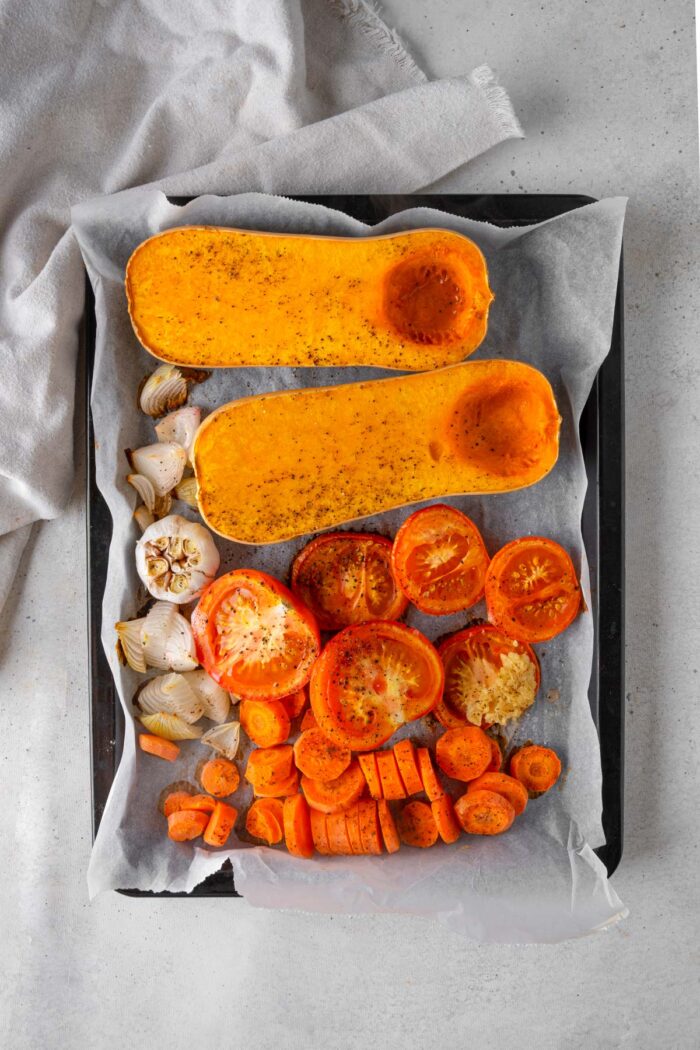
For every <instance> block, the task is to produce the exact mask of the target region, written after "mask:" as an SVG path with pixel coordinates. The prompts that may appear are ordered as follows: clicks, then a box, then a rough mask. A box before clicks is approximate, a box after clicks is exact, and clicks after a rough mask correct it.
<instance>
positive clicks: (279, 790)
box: [253, 769, 299, 798]
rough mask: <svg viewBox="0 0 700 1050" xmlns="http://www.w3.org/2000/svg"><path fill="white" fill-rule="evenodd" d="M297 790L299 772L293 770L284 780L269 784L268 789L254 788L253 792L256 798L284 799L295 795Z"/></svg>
mask: <svg viewBox="0 0 700 1050" xmlns="http://www.w3.org/2000/svg"><path fill="white" fill-rule="evenodd" d="M298 790H299V772H298V770H296V769H293V770H292V772H291V773H290V774H289V776H288V777H287V779H286V780H280V781H279V783H275V784H271V785H270V787H255V788H253V791H254V792H255V794H256V795H257V797H258V798H286V797H287V795H296V793H297V791H298Z"/></svg>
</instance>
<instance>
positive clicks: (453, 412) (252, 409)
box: [194, 361, 560, 544]
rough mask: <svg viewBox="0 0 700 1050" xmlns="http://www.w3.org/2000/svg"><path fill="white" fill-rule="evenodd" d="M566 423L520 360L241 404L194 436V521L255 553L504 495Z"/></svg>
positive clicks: (538, 474) (542, 461)
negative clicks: (433, 504) (418, 508)
mask: <svg viewBox="0 0 700 1050" xmlns="http://www.w3.org/2000/svg"><path fill="white" fill-rule="evenodd" d="M559 423H560V419H559V413H558V411H557V406H556V403H555V401H554V395H553V393H552V388H551V387H550V385H549V383H548V381H547V380H546V379H545V377H544V376H543V375H542V373H541V372H538V371H537V370H536V369H535V368H532V367H531V366H530V365H526V364H522V363H520V362H518V361H474V362H469V363H467V364H461V365H452V366H451V367H449V368H443V369H439V370H437V371H434V372H425V373H422V374H420V375H404V376H398V377H394V378H391V379H379V380H373V381H369V382H363V383H351V384H347V385H342V386H333V387H317V388H307V389H303V390H286V391H282V392H279V393H272V394H261V395H258V396H257V397H248V398H242V399H241V400H239V401H232V402H230V403H229V404H227V405H223V406H222V407H221V408H219V409H217V410H216V411H215V412H213V413H212V414H211V415H210V416H208V417H207V418H206V419H205V420H204V422H203V423H202V424H201V425H200V427H199V430H198V431H197V435H196V438H195V445H194V466H195V473H196V476H197V488H198V501H199V509H200V511H201V513H202V516H203V518H204V520H205V522H206V523H207V525H208V526H209V527H210V528H211V529H213V530H214V531H215V532H218V533H219V534H220V535H222V536H226V537H227V538H228V539H231V540H237V541H238V542H239V543H256V544H261V543H275V542H277V541H279V540H287V539H291V538H292V537H294V536H302V535H304V534H306V533H310V532H317V531H318V530H320V529H327V528H330V527H335V526H338V525H342V524H343V523H345V522H348V521H352V520H354V519H356V518H363V517H366V516H367V515H370V514H377V513H378V512H380V511H385V510H391V509H392V508H394V507H400V506H403V505H404V504H407V503H416V502H418V501H420V500H426V499H432V498H433V497H437V496H446V495H457V494H476V493H480V494H482V493H489V492H510V491H511V490H513V489H519V488H524V487H525V486H527V485H532V484H534V483H535V482H536V481H539V480H540V478H543V477H544V475H545V474H547V473H548V471H550V470H551V468H552V467H553V466H554V463H555V462H556V459H557V455H558V451H559Z"/></svg>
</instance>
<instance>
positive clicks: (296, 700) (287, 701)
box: [279, 689, 309, 719]
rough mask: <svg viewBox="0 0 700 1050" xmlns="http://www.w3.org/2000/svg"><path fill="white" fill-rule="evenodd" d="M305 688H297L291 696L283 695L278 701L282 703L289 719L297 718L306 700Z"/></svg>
mask: <svg viewBox="0 0 700 1050" xmlns="http://www.w3.org/2000/svg"><path fill="white" fill-rule="evenodd" d="M308 699H309V697H308V695H307V692H306V689H298V690H297V691H296V693H292V694H291V696H285V697H283V698H282V699H281V700H280V701H279V702H280V703H281V704H283V705H284V708H285V710H286V712H287V717H288V718H289V719H293V718H298V717H299V715H300V714H301V712H302V711H303V710H304V708H305V707H306V704H307V702H308Z"/></svg>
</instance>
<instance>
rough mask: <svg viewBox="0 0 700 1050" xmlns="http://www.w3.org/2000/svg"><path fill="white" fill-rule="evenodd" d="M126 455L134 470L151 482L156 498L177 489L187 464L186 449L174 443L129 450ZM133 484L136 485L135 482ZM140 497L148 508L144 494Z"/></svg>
mask: <svg viewBox="0 0 700 1050" xmlns="http://www.w3.org/2000/svg"><path fill="white" fill-rule="evenodd" d="M126 455H127V458H128V460H129V463H130V465H131V467H132V470H133V471H134V472H135V473H136V474H139V475H141V476H143V477H145V478H147V479H148V480H149V481H150V483H151V485H152V486H153V491H154V493H155V495H156V496H166V495H167V494H168V493H169V492H170V491H171V490H172V489H174V488H175V486H176V485H177V483H178V482H179V481H180V478H181V477H182V474H183V472H184V469H185V464H186V462H187V453H186V452H185V450H184V448H182V446H181V445H176V444H175V442H174V441H167V442H166V441H163V442H160V441H159V442H156V444H155V445H144V446H143V448H137V449H127V451H126ZM130 477H131V476H130ZM131 484H134V483H133V481H131ZM140 495H141V498H142V499H143V501H144V503H145V504H146V506H148V501H147V500H146V498H145V496H144V494H143V492H142V493H140Z"/></svg>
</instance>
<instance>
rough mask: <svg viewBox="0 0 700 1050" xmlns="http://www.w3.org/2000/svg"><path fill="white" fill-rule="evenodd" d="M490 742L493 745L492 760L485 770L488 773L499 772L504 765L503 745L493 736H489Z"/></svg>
mask: <svg viewBox="0 0 700 1050" xmlns="http://www.w3.org/2000/svg"><path fill="white" fill-rule="evenodd" d="M488 740H489V744H490V745H491V761H490V762H489V764H488V765H487V767H486V769H485V771H484V772H486V773H499V772H500V770H501V766H502V765H503V752H502V751H501V745H500V744H499V743H498V741H497V740H494V738H493V737H492V736H490V737H489V738H488Z"/></svg>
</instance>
